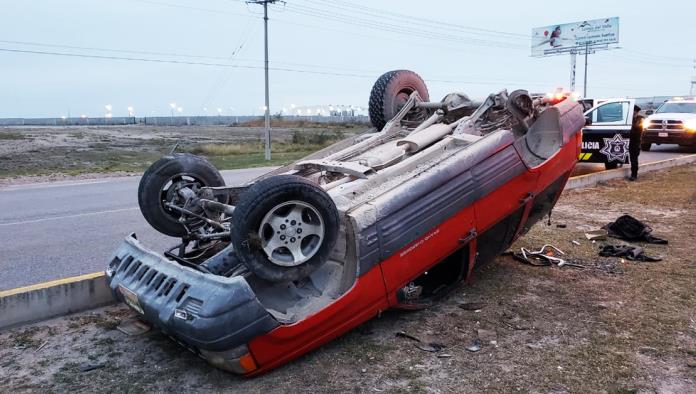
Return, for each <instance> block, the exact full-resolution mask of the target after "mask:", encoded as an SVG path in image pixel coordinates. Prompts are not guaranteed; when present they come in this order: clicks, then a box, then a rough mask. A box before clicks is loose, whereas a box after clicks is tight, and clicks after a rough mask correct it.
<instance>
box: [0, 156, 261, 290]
mask: <svg viewBox="0 0 696 394" xmlns="http://www.w3.org/2000/svg"><path fill="white" fill-rule="evenodd" d="M267 171H270V169H269V168H252V169H244V170H232V171H223V176H224V178H225V182H226V183H227V184H228V185H235V184H240V183H243V182H244V181H246V180H249V179H252V178H254V177H256V176H258V175H261V174H263V173H264V172H267ZM139 181H140V177H139V176H134V177H125V178H105V179H98V180H87V181H76V182H69V181H68V182H52V183H42V184H30V185H18V186H9V187H4V188H0V207H1V208H0V242H2V246H0V290H7V289H11V288H15V287H19V286H25V285H30V284H34V283H38V282H43V281H47V280H53V279H59V278H64V277H68V276H74V275H80V274H86V273H91V272H95V271H100V270H103V269H104V267H105V265H106V263H107V259H108V257H109V256H110V254H111V253H112V252H113V251H114V250H115V248H116V246H117V245H118V244H119V242H120V241H121V240H122V239H123V238H124V237H125V236H126V235H128V234H129V233H130V232H133V231H134V232H135V233H136V234H137V235H138V239H140V240H142V241H144V242H145V243H146V244H147V245H149V246H151V247H153V249H154V250H157V251H162V250H164V249H165V248H166V247H167V246H170V245H174V244H175V243H176V241H177V239H175V238H171V237H167V236H165V235H162V234H160V233H158V232H156V231H155V230H154V229H152V227H150V225H149V224H147V222H146V221H145V219H143V217H142V215H141V214H140V211H139V209H138V200H137V196H136V191H137V189H138V182H139Z"/></svg>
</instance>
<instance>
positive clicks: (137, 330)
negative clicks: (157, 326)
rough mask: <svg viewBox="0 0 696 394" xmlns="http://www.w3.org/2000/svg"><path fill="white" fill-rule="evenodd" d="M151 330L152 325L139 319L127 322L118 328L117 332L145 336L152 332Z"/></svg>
mask: <svg viewBox="0 0 696 394" xmlns="http://www.w3.org/2000/svg"><path fill="white" fill-rule="evenodd" d="M151 328H152V325H151V324H150V323H148V322H146V321H143V320H141V319H139V318H134V319H128V320H125V321H123V322H121V324H119V325H118V326H116V329H117V330H119V331H121V332H122V333H124V334H126V335H130V336H135V335H142V334H145V333H146V332H148V331H150V329H151Z"/></svg>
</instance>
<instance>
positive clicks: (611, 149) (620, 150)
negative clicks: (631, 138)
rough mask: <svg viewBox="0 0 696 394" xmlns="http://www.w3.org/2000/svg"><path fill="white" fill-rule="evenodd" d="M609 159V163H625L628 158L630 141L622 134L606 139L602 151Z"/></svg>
mask: <svg viewBox="0 0 696 394" xmlns="http://www.w3.org/2000/svg"><path fill="white" fill-rule="evenodd" d="M600 152H601V153H602V154H604V155H605V156H606V157H607V161H620V162H624V161H626V159H627V158H628V140H625V139H623V138H622V137H621V134H614V137H613V138H604V147H603V148H602V149H601V150H600Z"/></svg>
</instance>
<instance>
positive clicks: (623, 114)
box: [592, 101, 628, 124]
mask: <svg viewBox="0 0 696 394" xmlns="http://www.w3.org/2000/svg"><path fill="white" fill-rule="evenodd" d="M592 123H593V124H596V123H601V124H628V102H626V101H621V102H615V103H607V104H604V105H602V106H600V107H597V109H595V110H594V111H592Z"/></svg>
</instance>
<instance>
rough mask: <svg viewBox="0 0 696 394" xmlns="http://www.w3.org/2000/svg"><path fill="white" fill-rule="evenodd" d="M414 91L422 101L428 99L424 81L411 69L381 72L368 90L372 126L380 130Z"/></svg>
mask: <svg viewBox="0 0 696 394" xmlns="http://www.w3.org/2000/svg"><path fill="white" fill-rule="evenodd" d="M414 91H418V94H419V95H420V97H421V98H422V99H423V101H428V100H430V96H429V95H428V88H427V87H426V86H425V82H423V79H421V77H420V76H418V74H416V73H414V72H413V71H409V70H394V71H389V72H386V73H384V74H382V76H380V77H379V78H378V79H377V81H376V82H375V84H374V85H373V86H372V91H370V102H369V114H370V122H371V123H372V126H374V127H375V128H377V130H382V128H383V127H384V125H385V124H387V122H388V121H389V120H391V119H392V118H393V117H394V115H396V114H397V112H399V110H400V109H401V107H402V106H403V105H404V103H405V102H406V100H408V96H409V95H410V94H411V93H413V92H414Z"/></svg>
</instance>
